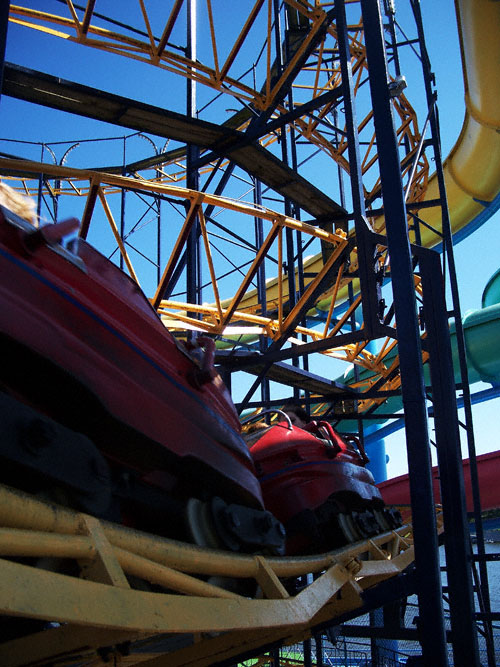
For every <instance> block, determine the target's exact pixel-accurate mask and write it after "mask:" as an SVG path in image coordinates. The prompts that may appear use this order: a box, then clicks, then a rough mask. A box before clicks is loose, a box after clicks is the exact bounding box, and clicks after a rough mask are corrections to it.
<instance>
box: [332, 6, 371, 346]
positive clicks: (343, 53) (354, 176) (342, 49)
mask: <svg viewBox="0 0 500 667" xmlns="http://www.w3.org/2000/svg"><path fill="white" fill-rule="evenodd" d="M335 9H336V27H337V40H338V48H339V59H340V71H341V74H342V92H343V98H344V110H345V118H346V135H347V150H348V155H349V167H350V177H351V195H352V207H353V213H354V228H355V231H356V240H357V246H358V258H359V260H358V263H359V281H360V286H361V294H362V295H363V300H362V309H363V320H364V325H365V329H366V330H367V335H368V334H369V332H370V329H371V328H372V327H373V326H374V324H375V323H376V322H378V317H377V301H376V286H375V277H374V275H373V273H374V272H373V268H374V258H373V243H371V242H370V239H369V235H370V230H369V228H368V224H367V221H366V216H365V213H366V209H365V200H364V193H363V181H362V173H361V158H360V153H359V138H358V125H357V121H356V113H355V108H354V87H353V83H352V69H351V54H350V51H349V39H348V34H347V21H346V13H345V0H338V1H337V2H336V3H335ZM370 249H371V250H370Z"/></svg>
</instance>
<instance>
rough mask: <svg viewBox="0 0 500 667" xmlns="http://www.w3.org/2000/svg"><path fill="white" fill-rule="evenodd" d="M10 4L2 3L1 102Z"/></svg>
mask: <svg viewBox="0 0 500 667" xmlns="http://www.w3.org/2000/svg"><path fill="white" fill-rule="evenodd" d="M9 6H10V2H5V1H4V2H1V3H0V100H1V99H2V85H3V65H4V62H5V49H6V47H7V28H8V25H9Z"/></svg>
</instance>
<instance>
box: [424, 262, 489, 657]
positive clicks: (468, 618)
mask: <svg viewBox="0 0 500 667" xmlns="http://www.w3.org/2000/svg"><path fill="white" fill-rule="evenodd" d="M419 257H420V260H419V266H420V270H421V275H422V289H423V304H424V311H423V312H424V320H425V328H426V332H427V337H426V341H427V344H428V346H429V347H428V351H429V366H430V372H431V383H432V402H433V405H434V424H435V428H436V446H437V454H438V464H439V480H440V487H441V500H442V504H443V514H444V528H445V534H444V538H445V548H446V572H447V579H448V597H449V604H450V616H451V636H452V645H453V656H454V665H455V667H474V666H476V665H477V666H479V649H478V642H477V627H476V623H475V620H474V612H475V610H474V599H473V590H472V572H471V560H472V553H471V545H470V536H469V530H468V527H467V510H466V507H465V484H464V477H463V468H462V452H461V449H460V434H459V424H458V414H457V401H456V396H455V374H454V370H453V359H452V353H451V342H450V331H449V326H448V315H447V312H446V302H445V297H444V290H443V276H442V272H441V261H440V257H439V254H438V253H437V252H435V251H433V250H427V251H423V252H421V253H419Z"/></svg>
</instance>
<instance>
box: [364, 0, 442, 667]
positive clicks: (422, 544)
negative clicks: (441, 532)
mask: <svg viewBox="0 0 500 667" xmlns="http://www.w3.org/2000/svg"><path fill="white" fill-rule="evenodd" d="M361 8H362V14H363V25H364V27H365V45H366V53H367V59H368V66H369V77H370V91H371V98H372V106H373V115H374V123H375V133H376V139H377V148H378V155H379V164H380V174H381V181H382V197H383V202H384V209H385V212H386V229H387V240H388V248H389V253H390V259H391V275H392V285H393V295H394V306H395V314H396V321H397V333H398V348H399V355H400V369H401V386H402V398H403V407H404V413H405V428H406V441H407V452H408V467H409V474H410V495H411V501H412V521H413V529H414V538H415V561H416V567H417V581H418V587H417V588H418V599H419V609H420V626H419V629H420V631H421V633H420V641H421V645H422V652H423V656H424V664H425V665H426V666H427V667H446V666H447V665H448V657H447V650H446V635H445V627H444V616H443V606H442V600H441V573H440V569H439V567H440V566H439V557H438V549H437V538H436V522H435V513H434V501H433V495H432V479H431V464H430V456H429V437H428V429H427V414H426V397H425V387H424V377H423V369H422V354H421V346H420V337H419V330H418V322H417V313H416V302H415V290H414V282H413V266H412V260H411V255H410V244H409V240H408V232H407V222H406V208H405V202H404V190H403V183H402V179H401V166H400V159H399V152H398V142H397V138H396V133H395V129H394V123H393V117H392V107H391V103H390V94H389V87H388V72H387V62H386V56H385V49H384V42H385V39H384V29H383V25H382V17H381V14H380V6H379V3H378V2H375V1H374V0H361Z"/></svg>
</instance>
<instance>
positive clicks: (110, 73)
mask: <svg viewBox="0 0 500 667" xmlns="http://www.w3.org/2000/svg"><path fill="white" fill-rule="evenodd" d="M27 4H28V3H27ZM50 4H51V2H47V3H44V6H49V5H50ZM97 4H98V6H99V7H100V5H99V3H97ZM103 4H104V7H105V5H106V3H103ZM200 4H201V3H200ZM31 5H32V6H34V7H38V8H39V7H40V3H39V2H35V3H33V2H32V3H31ZM230 6H232V7H233V8H234V7H235V6H236V4H232V3H230ZM396 8H397V9H398V14H397V18H398V20H399V21H400V23H401V24H402V26H403V27H406V26H407V25H409V23H408V7H407V2H406V1H403V0H396ZM100 11H104V12H105V8H104V9H100ZM422 12H423V16H424V26H425V30H426V39H427V45H428V49H429V54H430V59H431V63H432V68H433V71H434V72H435V74H436V85H437V90H438V106H439V112H440V119H441V129H442V146H443V157H445V156H446V155H447V154H448V152H449V151H450V149H451V148H452V146H453V145H454V143H455V141H456V139H457V137H458V135H459V132H460V128H461V126H462V122H463V118H464V102H463V83H462V68H461V63H460V54H459V48H458V36H457V30H456V20H455V12H454V3H453V0H439V2H435V0H423V1H422ZM238 18H241V17H237V16H234V17H230V20H229V19H228V25H230V24H231V22H235V21H237V20H238ZM201 29H202V28H201V27H200V30H201ZM108 58H109V59H108V61H107V62H108V63H109V65H108V66H106V67H103V66H102V62H103V61H102V54H100V53H99V52H95V51H92V50H90V49H85V48H84V47H81V46H78V45H74V44H68V43H65V42H64V41H62V40H56V39H54V38H50V37H47V36H43V35H42V36H41V35H34V34H33V33H32V32H28V31H27V30H26V29H23V28H19V27H13V28H11V29H9V35H8V45H7V60H11V61H13V62H15V63H18V64H21V65H25V66H27V67H32V68H34V69H40V70H42V71H47V72H49V73H52V74H57V75H58V76H61V77H62V78H67V79H70V80H76V81H78V82H79V83H83V84H86V85H94V86H95V87H96V88H102V89H104V90H109V91H111V92H116V93H119V94H122V95H125V96H130V97H133V98H135V99H144V100H145V101H147V102H148V103H150V104H157V105H158V106H163V107H167V108H171V109H173V110H175V111H181V112H182V111H183V110H184V103H185V102H184V93H183V87H181V88H180V90H179V88H170V87H168V86H165V85H164V83H163V79H161V78H159V76H158V73H151V74H148V77H145V76H144V75H143V74H144V66H141V65H139V64H137V63H134V62H132V61H126V64H125V61H124V60H123V59H121V58H120V57H118V56H108ZM402 66H403V74H404V75H405V76H406V78H407V80H408V84H409V85H408V89H407V91H406V93H407V97H408V98H409V99H410V101H411V102H412V104H413V105H414V107H415V108H416V109H417V111H420V109H424V107H423V106H422V98H423V91H422V88H421V87H420V83H419V80H420V76H421V75H420V71H419V67H418V63H416V61H415V59H414V58H413V57H412V54H411V53H409V55H408V59H407V60H406V58H404V59H403V63H402ZM151 69H152V68H150V71H151ZM230 106H231V105H230ZM421 113H422V114H423V115H424V117H425V110H423V111H421ZM420 117H421V118H422V115H421V116H420ZM20 119H22V122H20ZM125 133H126V132H124V130H123V129H122V128H117V127H113V126H110V125H109V126H106V125H103V124H100V125H99V128H98V129H97V127H96V124H95V123H94V122H92V121H89V120H86V119H81V118H78V117H76V116H69V115H65V114H62V113H56V112H46V111H45V110H43V109H41V108H40V107H33V106H27V105H26V104H24V103H22V102H19V101H17V100H12V99H9V98H3V99H2V102H1V105H0V139H18V140H23V141H33V142H40V141H45V142H55V141H76V140H80V139H87V138H91V137H96V136H99V137H104V136H107V137H122V136H123V134H125ZM10 145H11V146H13V144H10ZM0 146H1V150H4V151H7V152H8V151H9V148H8V147H7V144H5V143H2V142H0ZM68 146H69V144H67V145H64V146H61V147H60V148H58V147H54V149H55V150H56V151H57V155H58V158H60V157H61V156H62V154H63V152H64V151H65V150H66V149H67V148H68ZM32 150H33V158H34V159H37V158H38V156H37V153H38V152H39V147H38V146H34V147H33V149H32ZM120 151H121V143H120V141H119V140H117V141H116V142H109V143H108V144H107V145H106V147H105V148H104V150H103V154H102V155H96V156H95V157H94V156H92V158H91V157H90V156H89V152H88V151H87V150H86V147H85V145H83V144H82V145H81V146H80V147H79V148H78V150H75V152H74V155H73V156H72V160H74V161H73V162H71V163H70V164H71V165H72V166H73V165H74V166H93V165H96V164H110V163H112V162H113V160H116V162H119V158H118V159H116V158H115V154H116V156H119V155H120ZM131 151H132V152H133V151H137V153H138V155H140V156H143V155H148V154H149V149H148V148H144V145H143V144H142V143H141V142H140V141H137V142H136V145H135V146H134V145H133V146H132V148H131ZM12 152H13V153H16V152H18V151H17V148H16V150H14V149H13V150H12ZM91 159H92V160H94V159H95V161H94V162H90V160H91ZM110 161H111V162H110ZM499 225H500V214H496V215H495V216H494V217H493V218H491V219H490V220H489V221H488V222H487V223H485V224H484V225H483V226H482V228H480V229H479V230H478V231H476V232H475V233H474V234H473V235H472V236H470V237H469V238H467V239H466V240H465V241H463V242H461V243H460V244H458V245H457V246H456V250H455V256H456V262H457V268H458V280H459V286H460V296H461V305H462V310H463V312H464V313H465V312H466V311H468V310H471V309H476V308H479V307H480V305H481V294H482V291H483V288H484V286H485V284H486V282H487V281H488V279H489V278H490V276H491V275H492V274H493V273H494V272H495V271H496V269H498V268H499V267H500V254H499V252H498V248H499V247H500V244H499V241H500V238H499V237H500V232H499ZM483 388H485V386H483V385H480V384H478V385H474V386H473V388H472V389H473V391H478V390H479V389H483ZM498 407H499V402H498V399H496V400H493V401H489V402H488V403H484V404H481V405H478V406H475V408H474V416H475V432H476V445H477V451H478V453H483V452H486V451H491V450H494V449H498V444H496V443H495V441H494V433H495V428H494V424H495V417H496V412H497V411H498ZM387 446H388V453H389V456H390V463H389V468H388V472H389V476H394V475H397V474H400V473H402V472H404V471H405V468H406V456H405V453H404V447H403V446H402V433H398V434H395V435H393V436H391V437H390V438H388V439H387Z"/></svg>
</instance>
